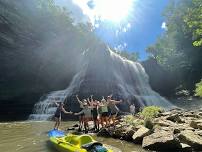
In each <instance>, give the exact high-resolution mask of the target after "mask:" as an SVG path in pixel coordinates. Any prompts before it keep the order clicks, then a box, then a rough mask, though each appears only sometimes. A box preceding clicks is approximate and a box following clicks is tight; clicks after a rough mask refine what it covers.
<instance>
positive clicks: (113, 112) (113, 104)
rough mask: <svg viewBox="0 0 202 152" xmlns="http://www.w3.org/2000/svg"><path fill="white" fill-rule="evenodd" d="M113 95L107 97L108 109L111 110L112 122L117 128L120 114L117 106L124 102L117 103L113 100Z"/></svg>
mask: <svg viewBox="0 0 202 152" xmlns="http://www.w3.org/2000/svg"><path fill="white" fill-rule="evenodd" d="M111 98H112V95H110V96H108V97H107V103H108V107H109V109H110V117H109V118H110V121H112V124H113V126H115V121H116V116H117V114H118V113H119V108H118V107H117V106H116V104H119V103H121V102H122V100H120V101H115V100H112V99H111Z"/></svg>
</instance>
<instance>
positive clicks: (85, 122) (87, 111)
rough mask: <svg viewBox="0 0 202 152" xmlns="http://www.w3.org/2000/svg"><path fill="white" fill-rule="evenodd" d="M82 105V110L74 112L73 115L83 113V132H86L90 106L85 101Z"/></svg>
mask: <svg viewBox="0 0 202 152" xmlns="http://www.w3.org/2000/svg"><path fill="white" fill-rule="evenodd" d="M83 106H84V107H83V110H81V111H80V112H78V113H74V115H81V114H82V113H84V129H85V132H86V133H87V132H88V130H89V125H88V122H89V120H90V119H91V108H90V106H88V103H87V102H84V104H83Z"/></svg>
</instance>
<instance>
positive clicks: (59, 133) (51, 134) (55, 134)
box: [48, 129, 65, 137]
mask: <svg viewBox="0 0 202 152" xmlns="http://www.w3.org/2000/svg"><path fill="white" fill-rule="evenodd" d="M48 136H49V137H64V136H65V132H64V131H61V130H55V129H53V130H50V131H49V132H48Z"/></svg>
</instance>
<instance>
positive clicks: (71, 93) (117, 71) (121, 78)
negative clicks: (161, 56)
mask: <svg viewBox="0 0 202 152" xmlns="http://www.w3.org/2000/svg"><path fill="white" fill-rule="evenodd" d="M92 50H93V51H88V52H90V53H88V55H87V56H85V60H83V65H82V66H81V69H80V70H79V72H78V73H77V74H76V75H75V76H74V77H73V79H72V82H71V83H70V85H69V87H68V88H67V89H65V90H60V91H54V92H51V93H49V94H48V95H46V96H44V97H42V98H41V99H40V100H39V102H38V103H36V104H35V106H34V110H33V114H31V115H30V116H29V119H32V120H48V119H50V118H51V117H52V116H53V115H54V112H55V110H56V107H55V105H54V101H65V104H66V105H68V107H69V108H70V109H71V111H74V109H78V104H77V102H75V95H76V94H79V96H82V97H85V98H86V97H88V96H90V95H91V94H93V95H95V96H96V97H101V96H107V95H109V94H111V93H112V94H113V96H114V97H115V98H117V99H118V98H119V99H120V98H121V99H124V100H129V102H131V103H132V102H133V103H135V104H136V105H137V106H139V107H143V106H149V105H157V106H161V107H164V108H168V107H171V106H172V105H171V104H170V103H169V102H168V101H167V100H166V99H165V98H163V97H161V96H160V95H159V94H158V93H157V92H155V91H153V90H152V89H151V87H150V85H149V77H148V75H147V74H146V72H145V70H144V68H143V66H142V65H141V64H140V63H138V62H132V61H129V60H127V59H124V58H122V57H120V56H119V55H117V54H116V53H114V52H113V51H111V50H110V49H109V48H108V47H106V46H105V45H104V46H101V47H99V48H94V49H92ZM100 50H102V51H100ZM103 50H104V51H103ZM124 104H126V103H123V105H122V106H124Z"/></svg>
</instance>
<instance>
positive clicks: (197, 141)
mask: <svg viewBox="0 0 202 152" xmlns="http://www.w3.org/2000/svg"><path fill="white" fill-rule="evenodd" d="M178 138H179V139H180V142H182V143H186V144H189V145H190V146H191V147H192V148H194V149H195V150H202V137H201V136H199V135H198V134H197V133H195V132H193V131H190V130H184V131H182V132H181V133H180V134H179V136H178Z"/></svg>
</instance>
